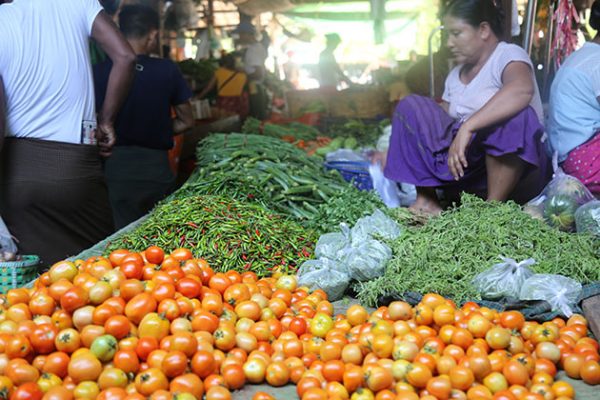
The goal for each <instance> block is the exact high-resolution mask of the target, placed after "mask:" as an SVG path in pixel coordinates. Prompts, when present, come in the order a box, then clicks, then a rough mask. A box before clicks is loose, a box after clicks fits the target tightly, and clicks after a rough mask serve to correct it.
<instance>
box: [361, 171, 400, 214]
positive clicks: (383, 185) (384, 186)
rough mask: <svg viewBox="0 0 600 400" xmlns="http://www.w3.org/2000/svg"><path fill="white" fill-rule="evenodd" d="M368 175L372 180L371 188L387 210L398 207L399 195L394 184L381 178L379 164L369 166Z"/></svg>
mask: <svg viewBox="0 0 600 400" xmlns="http://www.w3.org/2000/svg"><path fill="white" fill-rule="evenodd" d="M369 175H371V179H372V180H373V187H374V188H375V190H376V191H377V193H378V194H379V197H381V199H382V200H383V203H384V204H385V205H386V206H388V207H389V208H396V207H400V194H399V193H398V185H397V184H396V182H394V181H391V180H389V179H388V178H386V177H385V176H383V171H381V164H379V163H377V164H369Z"/></svg>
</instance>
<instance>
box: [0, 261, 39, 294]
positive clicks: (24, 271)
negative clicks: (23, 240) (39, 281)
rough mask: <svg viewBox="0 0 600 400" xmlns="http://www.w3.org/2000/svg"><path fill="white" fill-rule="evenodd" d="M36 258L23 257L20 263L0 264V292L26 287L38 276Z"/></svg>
mask: <svg viewBox="0 0 600 400" xmlns="http://www.w3.org/2000/svg"><path fill="white" fill-rule="evenodd" d="M39 263H40V258H39V257H38V256H23V259H22V260H20V261H10V262H0V292H1V293H6V292H7V291H9V290H10V289H15V288H18V287H22V286H25V285H27V284H28V283H29V282H31V281H32V280H34V279H35V278H36V277H37V275H38V264H39Z"/></svg>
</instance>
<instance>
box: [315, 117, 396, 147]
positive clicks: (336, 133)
mask: <svg viewBox="0 0 600 400" xmlns="http://www.w3.org/2000/svg"><path fill="white" fill-rule="evenodd" d="M389 124H390V121H389V120H383V121H381V122H371V123H367V122H364V121H361V120H348V121H343V122H338V123H333V124H330V126H329V127H327V129H326V131H325V132H324V134H325V135H327V136H329V137H342V138H354V139H356V141H357V142H358V144H359V145H361V146H373V145H374V144H375V143H377V140H378V139H379V137H380V136H381V134H382V129H383V128H384V127H386V126H387V125H389Z"/></svg>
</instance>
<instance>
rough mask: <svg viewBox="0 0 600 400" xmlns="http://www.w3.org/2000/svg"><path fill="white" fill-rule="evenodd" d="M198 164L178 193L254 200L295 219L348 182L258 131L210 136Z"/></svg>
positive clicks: (309, 215) (313, 211) (307, 215)
mask: <svg viewBox="0 0 600 400" xmlns="http://www.w3.org/2000/svg"><path fill="white" fill-rule="evenodd" d="M197 164H198V169H197V171H196V173H195V174H194V176H193V177H192V178H190V179H189V180H188V182H187V183H186V184H185V186H184V187H182V188H181V190H180V191H179V193H178V196H187V195H198V194H216V195H224V196H228V197H231V198H234V199H238V200H253V201H257V202H259V203H261V204H263V205H264V206H265V207H267V208H270V209H272V210H273V211H277V212H281V213H284V214H287V215H290V216H293V217H294V218H297V219H299V220H311V219H314V218H315V217H316V216H317V215H318V214H319V210H318V208H317V207H318V206H319V205H320V204H323V203H326V202H327V201H328V200H329V199H330V198H331V197H333V196H335V195H337V194H338V193H339V192H341V191H343V190H346V189H348V187H350V185H349V184H348V183H347V182H345V181H344V180H343V179H342V177H341V176H340V175H339V173H338V172H337V171H325V170H324V168H323V166H322V161H319V160H318V159H316V158H313V157H309V156H307V155H306V153H304V152H303V151H302V150H299V149H297V148H296V147H294V146H293V145H291V144H289V143H285V142H283V141H281V140H279V139H275V138H270V137H264V136H258V135H241V134H229V135H222V134H215V135H211V136H210V137H208V138H207V139H205V140H203V141H202V142H201V143H200V144H199V146H198V150H197ZM353 190H355V191H356V189H353ZM356 192H357V193H358V191H356ZM359 196H363V195H360V194H358V195H357V197H359ZM367 196H368V195H367Z"/></svg>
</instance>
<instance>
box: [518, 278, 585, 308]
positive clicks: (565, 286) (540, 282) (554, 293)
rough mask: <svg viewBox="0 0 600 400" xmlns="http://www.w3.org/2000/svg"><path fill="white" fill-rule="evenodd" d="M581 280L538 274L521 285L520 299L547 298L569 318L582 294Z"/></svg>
mask: <svg viewBox="0 0 600 400" xmlns="http://www.w3.org/2000/svg"><path fill="white" fill-rule="evenodd" d="M581 290H582V286H581V284H580V283H579V282H577V281H575V280H573V279H570V278H567V277H565V276H562V275H552V274H536V275H533V276H532V277H531V278H529V279H527V280H526V281H525V283H523V286H522V287H521V293H520V295H519V299H520V300H545V301H547V302H548V303H549V304H550V305H551V306H552V311H558V312H560V313H561V314H562V315H564V316H565V317H567V318H570V317H571V315H573V307H575V306H576V304H577V299H578V298H579V295H580V294H581Z"/></svg>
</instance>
